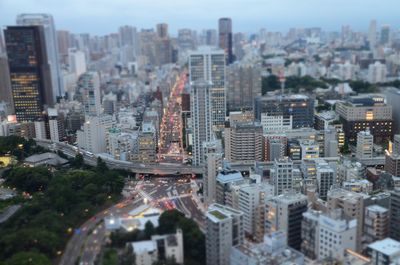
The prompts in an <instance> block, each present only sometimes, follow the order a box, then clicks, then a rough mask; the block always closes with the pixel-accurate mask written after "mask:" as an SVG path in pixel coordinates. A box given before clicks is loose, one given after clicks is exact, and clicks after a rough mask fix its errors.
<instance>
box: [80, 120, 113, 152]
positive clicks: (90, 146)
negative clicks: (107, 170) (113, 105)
mask: <svg viewBox="0 0 400 265" xmlns="http://www.w3.org/2000/svg"><path fill="white" fill-rule="evenodd" d="M112 124H113V121H112V116H110V115H101V116H86V120H85V123H84V124H83V126H82V128H81V130H78V131H77V142H78V147H79V148H82V149H84V150H86V151H88V152H91V153H93V154H99V153H105V152H106V151H107V144H106V141H105V139H107V135H108V131H109V129H110V128H111V127H112Z"/></svg>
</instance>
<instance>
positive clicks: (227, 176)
mask: <svg viewBox="0 0 400 265" xmlns="http://www.w3.org/2000/svg"><path fill="white" fill-rule="evenodd" d="M242 180H244V178H243V176H242V173H240V172H239V171H236V170H222V171H220V172H219V173H218V175H217V181H218V182H220V183H223V184H225V183H229V182H235V181H242Z"/></svg>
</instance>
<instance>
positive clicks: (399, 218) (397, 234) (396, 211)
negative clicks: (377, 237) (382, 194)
mask: <svg viewBox="0 0 400 265" xmlns="http://www.w3.org/2000/svg"><path fill="white" fill-rule="evenodd" d="M389 219H390V237H391V238H393V239H395V240H400V227H399V224H400V188H396V189H395V190H393V191H392V192H391V193H390V218H389Z"/></svg>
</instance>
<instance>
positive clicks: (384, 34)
mask: <svg viewBox="0 0 400 265" xmlns="http://www.w3.org/2000/svg"><path fill="white" fill-rule="evenodd" d="M381 44H382V45H388V44H390V27H389V25H384V26H382V28H381Z"/></svg>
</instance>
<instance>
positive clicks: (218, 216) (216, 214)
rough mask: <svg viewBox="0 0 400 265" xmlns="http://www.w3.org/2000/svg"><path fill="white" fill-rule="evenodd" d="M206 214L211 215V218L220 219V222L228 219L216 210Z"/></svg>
mask: <svg viewBox="0 0 400 265" xmlns="http://www.w3.org/2000/svg"><path fill="white" fill-rule="evenodd" d="M208 213H209V214H211V215H213V216H215V217H217V218H218V219H220V220H224V219H226V218H228V216H226V215H225V214H223V213H221V212H220V211H218V210H215V211H210V212H208Z"/></svg>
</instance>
